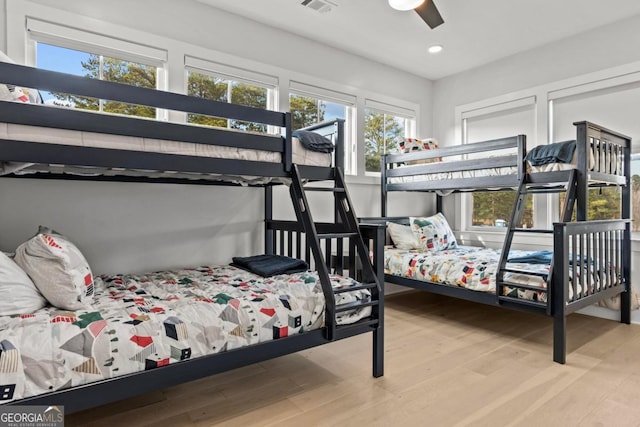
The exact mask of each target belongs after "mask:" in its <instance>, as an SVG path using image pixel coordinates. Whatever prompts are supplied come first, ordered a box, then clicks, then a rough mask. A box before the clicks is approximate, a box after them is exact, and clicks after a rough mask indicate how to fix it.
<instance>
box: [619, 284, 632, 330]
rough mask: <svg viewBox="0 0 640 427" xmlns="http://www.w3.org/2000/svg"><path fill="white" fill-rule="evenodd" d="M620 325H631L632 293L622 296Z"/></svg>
mask: <svg viewBox="0 0 640 427" xmlns="http://www.w3.org/2000/svg"><path fill="white" fill-rule="evenodd" d="M620 323H626V324H627V325H629V324H631V291H630V290H627V291H626V292H622V293H621V294H620Z"/></svg>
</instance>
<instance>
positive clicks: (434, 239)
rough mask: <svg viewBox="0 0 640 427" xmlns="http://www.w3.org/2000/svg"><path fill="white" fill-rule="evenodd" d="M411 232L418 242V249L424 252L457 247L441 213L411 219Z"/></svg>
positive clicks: (454, 237)
mask: <svg viewBox="0 0 640 427" xmlns="http://www.w3.org/2000/svg"><path fill="white" fill-rule="evenodd" d="M409 222H410V223H411V230H412V231H413V233H414V234H415V235H416V237H417V238H418V240H420V248H421V249H422V250H423V251H425V252H428V251H442V250H445V249H452V248H457V247H458V242H456V236H455V235H454V234H453V231H452V230H451V227H449V223H448V222H447V219H446V218H445V217H444V215H442V214H441V213H437V214H435V215H433V216H428V217H411V218H410V219H409Z"/></svg>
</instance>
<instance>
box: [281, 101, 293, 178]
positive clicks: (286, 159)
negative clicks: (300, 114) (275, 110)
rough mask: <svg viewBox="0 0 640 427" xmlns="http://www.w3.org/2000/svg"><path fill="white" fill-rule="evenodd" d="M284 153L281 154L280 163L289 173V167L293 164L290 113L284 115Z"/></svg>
mask: <svg viewBox="0 0 640 427" xmlns="http://www.w3.org/2000/svg"><path fill="white" fill-rule="evenodd" d="M283 124H284V128H285V135H284V151H283V152H282V156H283V159H282V163H283V164H284V171H285V172H291V165H292V164H293V143H292V141H291V133H292V132H293V120H292V118H291V113H284V123H283Z"/></svg>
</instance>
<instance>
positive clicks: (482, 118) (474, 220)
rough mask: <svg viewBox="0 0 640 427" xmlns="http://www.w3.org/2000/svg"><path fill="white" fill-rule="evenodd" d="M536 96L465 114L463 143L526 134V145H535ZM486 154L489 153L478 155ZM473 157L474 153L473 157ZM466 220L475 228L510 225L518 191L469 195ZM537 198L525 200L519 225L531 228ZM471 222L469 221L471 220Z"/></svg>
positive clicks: (483, 155)
mask: <svg viewBox="0 0 640 427" xmlns="http://www.w3.org/2000/svg"><path fill="white" fill-rule="evenodd" d="M533 102H534V99H532V98H525V99H522V100H517V101H513V102H511V103H509V104H507V105H500V106H498V108H497V109H496V108H492V107H488V108H486V109H482V110H474V111H472V112H470V113H467V114H465V113H463V129H464V137H463V138H464V142H465V143H473V142H481V141H488V140H491V139H497V138H505V137H510V136H515V135H519V134H525V135H526V136H527V146H528V147H532V146H533V144H535V141H533V135H534V130H535V116H534V112H535V109H534V104H533ZM496 154H497V155H506V154H510V153H508V152H507V151H506V150H503V151H501V152H496ZM478 156H480V157H486V156H487V153H480V154H478ZM470 158H473V156H470ZM467 197H469V203H471V209H469V210H468V212H469V216H470V217H469V218H467V219H466V220H467V221H468V222H467V223H468V224H469V223H470V224H471V226H473V227H507V226H509V225H510V224H509V218H510V217H511V212H512V210H513V206H514V202H515V191H513V190H506V191H484V192H475V193H472V194H470V195H469V196H467ZM533 209H534V199H533V197H531V196H528V197H527V198H526V199H525V211H524V214H523V217H522V221H521V223H520V224H515V226H517V227H520V228H531V227H533V223H534V211H533ZM469 221H470V222H469Z"/></svg>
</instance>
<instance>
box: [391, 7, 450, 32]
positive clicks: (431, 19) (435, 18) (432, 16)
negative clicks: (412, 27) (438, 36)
mask: <svg viewBox="0 0 640 427" xmlns="http://www.w3.org/2000/svg"><path fill="white" fill-rule="evenodd" d="M389 6H391V7H392V8H394V9H397V10H411V9H413V10H415V11H416V13H417V14H418V15H420V18H422V20H423V21H424V22H426V23H427V25H428V26H429V27H431V28H432V29H433V28H436V27H437V26H438V25H440V24H444V19H442V16H441V15H440V12H438V8H436V5H435V3H434V2H433V0H389Z"/></svg>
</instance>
